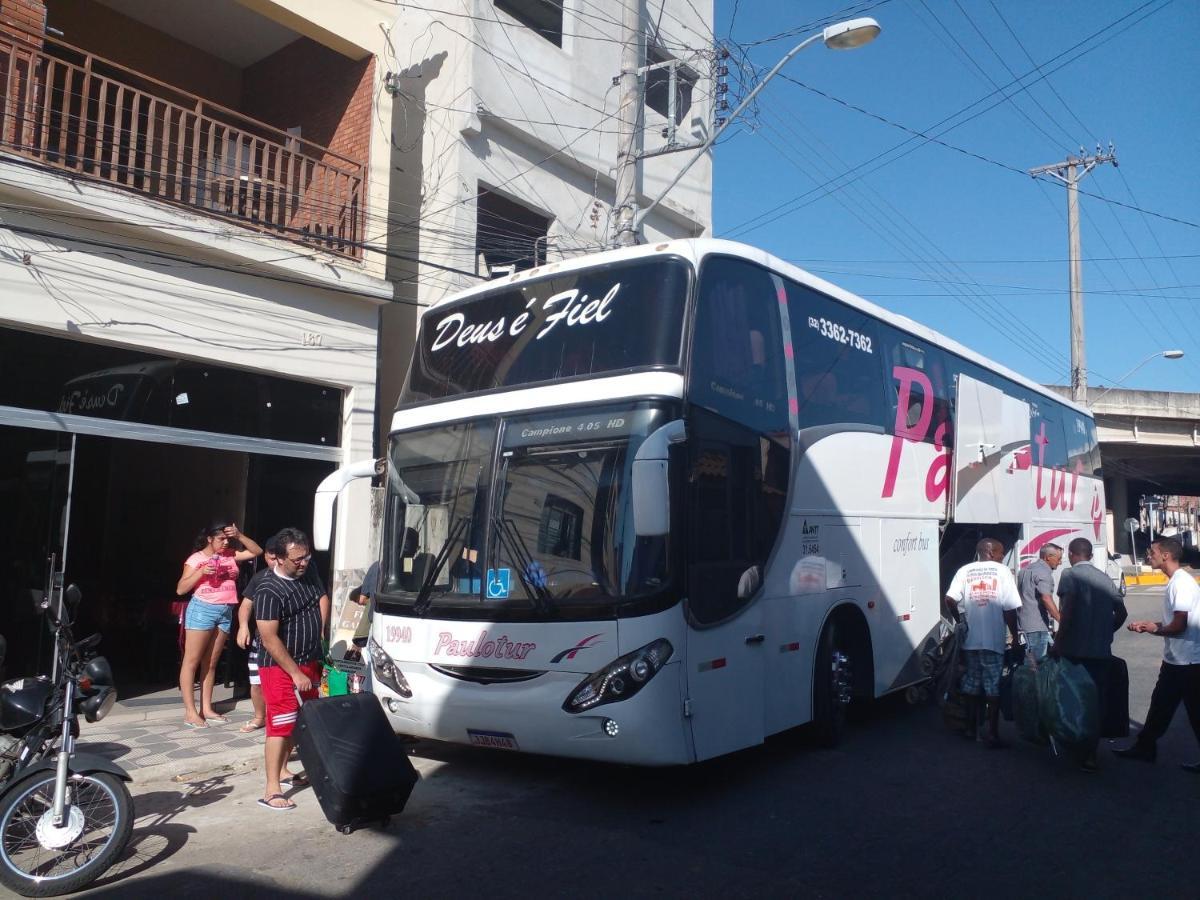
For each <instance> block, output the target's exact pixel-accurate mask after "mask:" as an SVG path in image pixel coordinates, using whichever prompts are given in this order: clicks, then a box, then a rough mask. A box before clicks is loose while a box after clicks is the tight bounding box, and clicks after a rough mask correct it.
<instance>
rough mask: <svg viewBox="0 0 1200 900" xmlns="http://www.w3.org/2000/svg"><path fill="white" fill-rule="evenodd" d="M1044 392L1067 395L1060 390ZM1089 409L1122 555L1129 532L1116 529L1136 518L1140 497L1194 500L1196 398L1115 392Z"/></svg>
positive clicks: (1198, 463) (1198, 448) (1197, 485)
mask: <svg viewBox="0 0 1200 900" xmlns="http://www.w3.org/2000/svg"><path fill="white" fill-rule="evenodd" d="M1049 387H1050V388H1051V390H1054V391H1056V392H1058V393H1060V394H1062V395H1063V396H1069V395H1070V391H1069V389H1067V388H1065V387H1062V386H1061V385H1050V386H1049ZM1095 393H1096V395H1097V396H1099V393H1100V392H1099V391H1096V392H1095ZM1091 407H1092V412H1093V413H1094V414H1095V416H1096V430H1097V432H1098V435H1099V438H1100V457H1101V464H1102V465H1103V467H1104V492H1105V495H1106V496H1107V498H1108V506H1109V509H1110V510H1111V512H1112V520H1113V522H1114V524H1115V529H1114V531H1115V533H1114V535H1113V538H1114V539H1115V549H1117V550H1118V551H1119V552H1121V553H1128V552H1129V533H1128V532H1125V533H1124V535H1122V534H1121V533H1120V532H1121V524H1122V523H1123V522H1124V521H1125V519H1126V517H1128V516H1130V515H1137V511H1138V501H1139V499H1140V498H1141V497H1142V495H1143V494H1183V495H1190V496H1200V394H1184V393H1175V392H1172V391H1133V390H1124V389H1121V388H1117V389H1114V390H1111V391H1109V392H1108V393H1107V394H1104V396H1103V397H1102V398H1101V399H1100V401H1099V402H1098V403H1094V404H1092V405H1091Z"/></svg>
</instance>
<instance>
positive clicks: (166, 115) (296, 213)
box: [0, 36, 366, 257]
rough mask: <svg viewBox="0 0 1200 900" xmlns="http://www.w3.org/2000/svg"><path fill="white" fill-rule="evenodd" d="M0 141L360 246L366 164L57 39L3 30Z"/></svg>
mask: <svg viewBox="0 0 1200 900" xmlns="http://www.w3.org/2000/svg"><path fill="white" fill-rule="evenodd" d="M0 98H2V103H3V106H2V107H0V151H5V152H10V153H15V154H18V155H20V156H24V157H28V158H30V159H34V160H37V161H39V162H41V163H43V164H46V165H49V166H52V167H54V168H58V169H65V170H67V171H70V172H75V173H78V174H80V175H84V176H86V177H88V178H90V179H93V180H96V181H100V182H105V183H108V184H113V185H118V186H120V187H124V188H128V189H130V190H133V191H137V192H139V193H141V194H145V195H147V196H150V197H154V198H155V199H158V200H163V201H166V202H168V203H172V204H176V205H181V206H186V207H189V208H191V209H195V210H199V211H202V212H204V213H205V214H206V215H211V216H217V217H219V218H222V219H229V220H233V221H236V222H238V223H239V224H241V225H244V226H248V227H250V228H254V229H256V230H259V231H265V232H274V233H276V234H280V235H282V236H285V237H288V238H290V239H293V240H298V241H302V242H304V243H308V244H315V245H317V246H319V247H321V248H322V249H325V250H328V251H330V252H333V253H338V254H341V255H344V256H351V257H360V256H361V254H362V244H361V241H362V227H363V226H362V221H363V212H364V210H363V192H364V190H365V181H366V167H365V166H364V165H363V163H361V162H359V161H356V160H353V159H349V158H347V157H345V156H341V155H339V154H337V153H334V152H333V151H332V150H330V149H328V148H327V147H322V146H320V145H317V144H314V143H312V142H311V141H306V140H304V139H303V138H301V137H299V136H293V135H290V134H288V133H287V132H286V131H281V130H279V129H277V128H274V127H272V126H270V125H266V124H263V123H261V122H257V121H255V120H253V119H250V118H248V117H246V116H243V115H241V114H240V113H237V112H235V111H234V110H231V109H226V108H225V107H222V106H219V105H217V104H214V103H211V102H210V101H208V100H205V99H203V98H202V97H197V96H195V95H193V94H189V93H187V92H185V91H181V90H179V89H178V88H173V87H171V86H170V85H167V84H164V83H162V82H160V81H157V80H155V79H153V78H150V77H148V76H145V75H141V74H139V73H137V72H134V71H133V70H131V69H126V68H125V67H123V66H120V65H118V64H116V63H112V62H109V61H107V60H103V59H101V58H100V57H97V56H93V55H91V54H89V53H86V52H85V51H83V50H80V49H78V48H76V47H72V46H70V45H69V44H64V43H61V42H58V41H51V40H50V39H47V40H46V46H45V47H44V48H43V47H36V46H33V45H30V44H25V43H22V42H20V41H17V40H15V39H12V38H9V37H7V36H0Z"/></svg>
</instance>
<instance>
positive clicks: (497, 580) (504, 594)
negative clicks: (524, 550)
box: [487, 569, 512, 600]
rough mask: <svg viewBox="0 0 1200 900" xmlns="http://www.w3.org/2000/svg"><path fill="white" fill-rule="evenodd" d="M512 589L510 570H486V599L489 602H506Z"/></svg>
mask: <svg viewBox="0 0 1200 900" xmlns="http://www.w3.org/2000/svg"><path fill="white" fill-rule="evenodd" d="M511 587H512V569H488V570H487V598H488V599H489V600H507V599H508V592H509V590H510V589H511Z"/></svg>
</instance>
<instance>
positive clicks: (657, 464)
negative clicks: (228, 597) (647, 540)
mask: <svg viewBox="0 0 1200 900" xmlns="http://www.w3.org/2000/svg"><path fill="white" fill-rule="evenodd" d="M686 437H687V432H686V430H685V429H684V425H683V420H682V419H676V420H675V421H673V422H668V423H667V424H666V425H663V426H662V427H661V428H657V429H655V430H654V431H652V432H651V433H650V434H649V435H647V437H646V440H644V441H642V445H641V446H640V447H638V451H637V455H636V456H635V457H634V459H633V467H632V468H633V483H632V485H631V490H632V492H633V530H634V533H635V534H636V535H637V536H638V537H658V536H662V535H664V534H666V533H667V532H668V531H669V530H670V525H671V488H670V483H669V481H668V478H667V471H668V465H667V461H668V458H669V450H670V447H671V444H677V443H679V442H680V441H682V440H684V438H686Z"/></svg>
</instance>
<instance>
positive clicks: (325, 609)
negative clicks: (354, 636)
mask: <svg viewBox="0 0 1200 900" xmlns="http://www.w3.org/2000/svg"><path fill="white" fill-rule="evenodd" d="M275 541H276V548H277V552H278V553H279V556H278V558H277V559H276V563H275V567H274V569H273V570H272V571H271V572H270V573H269V574H267V575H264V576H263V578H262V579H261V580H260V581H259V582H258V584H257V585H256V586H255V588H254V593H253V595H252V598H251V599H253V601H254V618H255V619H256V620H257V622H258V635H259V640H260V641H261V648H260V650H259V653H258V673H259V678H260V679H261V681H262V692H263V700H264V701H265V702H266V707H267V725H266V731H267V740H266V751H265V753H266V777H267V790H266V795H265V796H264V797H263V798H262V799H260V800H259V801H258V803H259V805H260V806H263V807H265V808H266V809H271V810H291V809H295V808H296V804H294V803H293V802H292V801H291V800H288V799H287V798H286V797H284V796H283V793H282V791H281V787H283V786H287V787H295V786H299V784H298V782H299V776H292V777H290V778H289V777H287V773H286V771H285V768H284V767H285V765H286V764H287V758H288V754H290V753H291V751H292V730H293V729H294V728H295V726H296V717H297V715H298V713H299V709H300V704H299V702H298V701H297V699H296V692H297V691H298V692H299V693H300V699H301V700H313V699H315V698H316V696H317V685H318V684H319V683H320V678H321V663H322V655H323V654H322V649H321V640H322V638H323V637H324V635H325V627H326V625H327V624H328V622H329V595H328V594H326V593H325V586H324V585H323V584H322V583H321V579H320V577H319V576H318V575H317V573H316V571H315V570H314V569H310V568H309V563H310V562H311V561H312V550H311V549H310V548H311V544H310V542H309V540H308V535H306V534H305V533H304V532H303V531H300V530H299V529H296V528H285V529H283V530H282V531H280V532H279V534H277V535H276V536H275Z"/></svg>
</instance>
